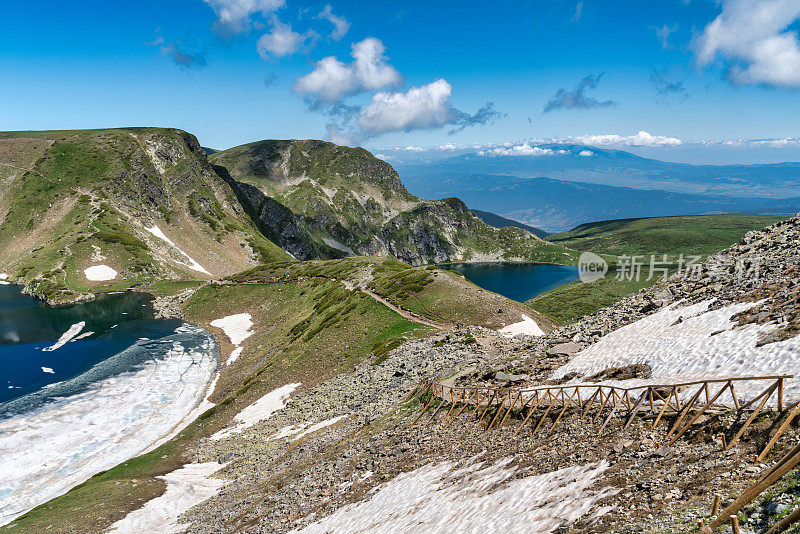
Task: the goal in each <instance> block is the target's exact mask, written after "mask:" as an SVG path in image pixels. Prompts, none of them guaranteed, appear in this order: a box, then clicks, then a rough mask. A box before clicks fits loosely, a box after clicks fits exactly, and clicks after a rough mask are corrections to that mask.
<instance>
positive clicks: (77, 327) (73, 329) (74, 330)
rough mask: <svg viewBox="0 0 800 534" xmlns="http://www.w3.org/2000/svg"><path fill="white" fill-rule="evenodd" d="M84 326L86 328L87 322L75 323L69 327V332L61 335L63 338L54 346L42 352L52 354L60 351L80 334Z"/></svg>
mask: <svg viewBox="0 0 800 534" xmlns="http://www.w3.org/2000/svg"><path fill="white" fill-rule="evenodd" d="M84 326H86V321H81V322H79V323H75V324H74V325H72V326H70V327H69V330H67V331H66V332H64V333H63V334H61V337H60V338H58V341H56V342H55V343H54V344H53V345H51V346H49V347H45V348H43V349H42V350H43V351H44V352H50V351H53V350H56V349H60V348H61V347H63V346H64V345H66V344H67V343H69V342H70V340H71V339H72V338H74V337H75V336H77V335H78V334H80V332H81V330H83V327H84Z"/></svg>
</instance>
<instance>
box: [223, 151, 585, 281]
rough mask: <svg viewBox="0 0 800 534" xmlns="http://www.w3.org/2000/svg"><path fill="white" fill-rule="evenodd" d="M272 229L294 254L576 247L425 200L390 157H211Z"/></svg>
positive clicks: (410, 256)
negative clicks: (403, 179)
mask: <svg viewBox="0 0 800 534" xmlns="http://www.w3.org/2000/svg"><path fill="white" fill-rule="evenodd" d="M210 160H211V162H212V163H213V164H214V165H215V166H216V168H217V170H218V172H219V173H220V175H221V176H223V177H224V178H225V179H226V180H227V181H228V182H229V183H230V184H231V185H232V187H233V188H234V189H235V190H236V193H237V195H238V196H239V199H240V200H241V201H242V204H243V205H244V206H245V209H247V210H248V213H250V215H251V216H253V217H254V218H255V219H256V220H257V221H258V224H259V227H260V228H261V230H262V231H263V232H264V233H265V235H267V236H269V237H270V238H271V239H273V240H274V241H275V242H276V243H278V244H279V245H280V246H281V247H283V248H284V249H285V250H287V251H289V252H290V253H292V254H293V255H294V256H295V257H297V259H301V260H308V259H330V258H340V257H344V256H350V255H375V254H379V255H392V256H395V257H397V258H399V259H401V260H403V261H406V262H408V263H411V264H412V265H419V264H423V263H430V262H449V261H498V260H501V261H502V260H505V261H542V262H554V263H567V262H571V261H574V259H575V258H576V257H577V256H575V253H574V252H573V251H571V250H569V249H566V248H564V247H562V246H559V245H554V244H552V243H547V242H545V241H543V240H541V239H539V238H538V237H536V236H534V235H533V234H531V233H530V232H527V231H525V230H523V229H520V228H514V227H506V228H494V227H491V226H489V225H487V224H485V223H484V222H483V221H481V220H480V219H479V218H478V217H476V216H475V215H474V214H473V213H471V212H470V211H469V210H468V209H467V207H466V206H465V205H464V203H463V202H461V201H460V200H458V199H455V198H450V199H444V200H434V201H428V200H421V199H419V198H417V197H415V196H414V195H412V194H410V193H409V192H408V191H407V190H406V188H405V186H403V184H402V182H401V181H400V177H399V175H398V174H397V172H396V171H395V170H394V169H393V168H392V167H391V165H389V164H388V163H386V162H384V161H382V160H379V159H377V158H375V157H374V156H372V154H370V153H369V152H367V151H366V150H364V149H362V148H348V147H343V146H337V145H335V144H333V143H327V142H323V141H313V140H311V141H297V140H290V141H274V140H270V141H259V142H256V143H250V144H247V145H242V146H238V147H235V148H231V149H228V150H224V151H221V152H217V153H215V154H213V155H212V156H211V157H210Z"/></svg>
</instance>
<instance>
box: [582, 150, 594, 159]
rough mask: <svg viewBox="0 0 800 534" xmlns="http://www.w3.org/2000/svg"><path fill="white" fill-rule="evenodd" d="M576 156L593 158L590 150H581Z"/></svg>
mask: <svg viewBox="0 0 800 534" xmlns="http://www.w3.org/2000/svg"><path fill="white" fill-rule="evenodd" d="M578 155H579V156H581V157H583V158H590V157H592V156H594V152H592V151H591V150H581V151H580V152H578Z"/></svg>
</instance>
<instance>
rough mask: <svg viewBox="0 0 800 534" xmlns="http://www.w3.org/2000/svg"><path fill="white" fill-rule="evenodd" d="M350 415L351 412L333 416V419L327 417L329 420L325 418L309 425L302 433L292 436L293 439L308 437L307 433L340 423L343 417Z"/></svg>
mask: <svg viewBox="0 0 800 534" xmlns="http://www.w3.org/2000/svg"><path fill="white" fill-rule="evenodd" d="M349 415H350V414H345V415H340V416H337V417H334V418H332V419H327V420H325V421H320V422H319V423H317V424H314V425H311V426H310V427H308V429H306V430H304V431H303V432H301V433H300V434H298V435H296V436H295V437H293V438H292V441H297V440H298V439H300V438H304V437H306V436H307V435H309V434H313V433H314V432H316V431H317V430H322V429H323V428H325V427H328V426H331V425H333V424H336V423H338V422H339V421H341V420H342V419H344V418H346V417H349Z"/></svg>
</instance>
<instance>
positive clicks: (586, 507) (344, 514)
mask: <svg viewBox="0 0 800 534" xmlns="http://www.w3.org/2000/svg"><path fill="white" fill-rule="evenodd" d="M511 461H512V458H505V459H503V460H501V461H499V462H497V463H495V464H494V465H486V466H485V465H484V463H483V462H476V463H471V464H468V465H467V466H466V467H463V468H461V469H456V464H455V463H453V462H441V463H434V464H429V465H426V466H423V467H420V468H419V469H416V470H414V471H411V472H410V473H404V474H402V475H399V476H398V477H397V478H395V479H394V480H391V481H389V482H387V483H385V484H383V485H382V486H379V487H378V490H377V491H376V492H375V493H374V495H373V496H372V497H370V498H369V499H368V500H365V501H361V502H358V503H355V504H351V505H348V506H345V507H343V508H340V509H339V510H337V511H336V512H334V513H333V514H332V515H330V516H328V517H326V518H324V519H321V520H320V521H317V522H315V523H312V524H310V525H308V526H307V527H305V528H303V529H301V530H299V531H293V532H303V533H307V534H314V533H327V532H347V533H349V534H355V533H366V532H381V533H382V534H392V533H397V534H406V533H408V532H426V533H442V534H453V533H462V532H465V533H466V532H470V533H472V532H503V533H517V532H519V533H526V534H535V533H549V532H553V531H555V530H556V529H557V528H558V527H560V526H562V525H569V524H571V523H574V522H575V521H577V520H578V519H580V518H581V517H584V516H586V515H587V514H588V513H589V512H590V511H591V509H592V508H593V507H594V505H595V504H596V503H597V502H598V501H599V500H601V499H603V498H605V497H608V496H610V495H613V494H614V493H616V490H614V489H610V488H605V489H601V490H591V489H590V488H591V486H592V485H593V484H594V482H595V480H596V479H597V477H599V476H600V475H601V474H602V473H603V472H604V471H605V470H606V469H608V463H607V462H605V461H602V462H601V463H600V464H598V465H596V466H595V465H585V466H572V467H567V468H564V469H560V470H558V471H553V472H552V473H546V474H543V475H537V476H529V477H524V478H515V477H516V476H517V475H518V474H519V469H518V468H516V467H508V465H509V464H510V463H511ZM608 510H609V508H608V507H601V508H599V509H598V510H596V511H595V512H594V514H593V516H592V517H597V516H600V515H602V514H603V513H605V512H607V511H608Z"/></svg>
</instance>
